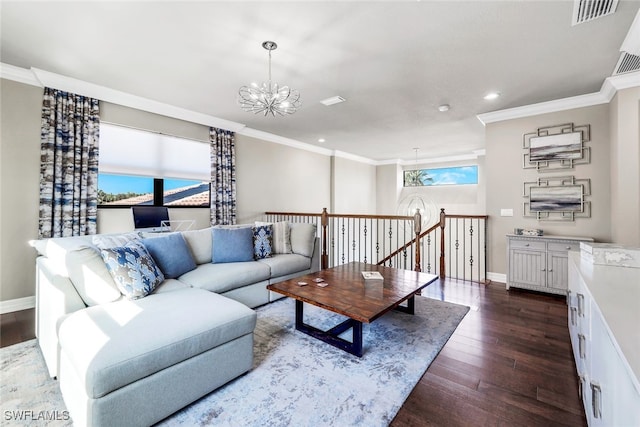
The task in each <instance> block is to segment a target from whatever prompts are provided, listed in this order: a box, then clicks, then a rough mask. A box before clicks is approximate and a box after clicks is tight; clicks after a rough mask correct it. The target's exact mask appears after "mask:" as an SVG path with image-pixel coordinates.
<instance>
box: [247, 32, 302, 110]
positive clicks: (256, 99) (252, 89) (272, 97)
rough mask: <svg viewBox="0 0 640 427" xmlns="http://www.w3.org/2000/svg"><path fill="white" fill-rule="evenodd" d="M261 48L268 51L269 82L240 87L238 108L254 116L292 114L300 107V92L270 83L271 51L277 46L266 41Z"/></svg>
mask: <svg viewBox="0 0 640 427" xmlns="http://www.w3.org/2000/svg"><path fill="white" fill-rule="evenodd" d="M262 47H263V48H265V49H266V50H268V51H269V80H268V81H266V82H262V84H261V85H259V86H258V84H256V83H251V85H250V86H242V87H241V88H240V90H239V91H238V95H239V96H238V103H239V104H240V108H242V109H243V110H244V111H248V112H251V113H254V114H258V113H262V114H264V115H265V116H266V115H267V114H269V113H271V115H272V116H274V117H275V115H276V114H278V115H280V116H284V115H285V114H293V113H295V112H296V110H297V109H298V108H299V107H300V103H301V102H300V92H298V91H297V90H295V89H291V88H290V87H289V86H279V85H278V83H274V82H272V81H271V51H272V50H275V49H276V48H277V47H278V45H277V44H276V43H275V42H271V41H266V42H264V43H262Z"/></svg>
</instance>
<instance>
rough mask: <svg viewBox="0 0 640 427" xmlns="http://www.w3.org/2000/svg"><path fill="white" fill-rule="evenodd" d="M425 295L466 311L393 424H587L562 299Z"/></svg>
mask: <svg viewBox="0 0 640 427" xmlns="http://www.w3.org/2000/svg"><path fill="white" fill-rule="evenodd" d="M423 295H426V296H429V297H432V298H437V299H442V300H445V301H450V302H454V303H458V304H464V305H468V306H470V307H471V310H470V311H469V313H468V314H467V316H466V317H465V318H464V320H463V321H462V323H460V325H459V326H458V329H457V330H456V332H455V333H454V334H453V336H452V337H451V339H450V340H449V342H448V343H447V344H446V345H445V347H444V348H443V349H442V351H441V352H440V354H439V355H438V356H437V357H436V359H435V360H434V361H433V363H432V364H431V366H430V367H429V369H428V370H427V372H426V373H425V374H424V375H423V377H422V379H421V380H420V381H419V382H418V384H417V385H416V387H415V388H414V390H413V392H412V393H411V394H410V395H409V398H408V399H407V401H406V402H405V403H404V405H403V406H402V408H401V409H400V411H399V412H398V414H397V415H396V417H395V419H394V420H393V422H392V424H391V425H392V426H394V427H400V426H430V425H434V426H552V425H557V426H561V425H565V426H586V425H587V424H586V420H585V417H584V410H583V406H582V402H581V401H580V398H579V396H578V379H577V375H576V370H575V365H574V361H573V356H572V353H571V343H570V340H569V331H568V328H567V307H566V305H565V301H564V298H562V297H556V296H548V295H542V294H537V293H532V292H526V291H518V290H513V289H512V290H510V291H507V290H506V289H505V287H504V284H502V283H493V284H491V285H481V284H477V283H470V282H458V281H453V280H445V281H442V282H436V283H434V284H432V285H430V286H429V287H428V288H427V289H426V290H424V291H423ZM34 316H35V314H34V310H33V309H31V310H23V311H19V312H14V313H7V314H3V315H0V346H2V347H4V346H7V345H11V344H15V343H17V342H21V341H24V340H28V339H31V338H33V337H34V322H35V319H34ZM417 356H419V355H417Z"/></svg>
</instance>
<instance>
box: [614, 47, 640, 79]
mask: <svg viewBox="0 0 640 427" xmlns="http://www.w3.org/2000/svg"><path fill="white" fill-rule="evenodd" d="M639 70H640V56H637V55H632V54H630V53H627V52H622V54H621V55H620V59H619V60H618V64H616V68H615V69H614V70H613V75H614V76H617V75H619V74H624V73H632V72H634V71H639Z"/></svg>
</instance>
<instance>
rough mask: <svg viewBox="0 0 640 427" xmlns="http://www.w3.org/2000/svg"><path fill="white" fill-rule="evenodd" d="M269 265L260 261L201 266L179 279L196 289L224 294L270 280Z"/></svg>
mask: <svg viewBox="0 0 640 427" xmlns="http://www.w3.org/2000/svg"><path fill="white" fill-rule="evenodd" d="M270 271H271V270H270V269H269V266H268V265H267V264H263V263H261V262H258V261H251V262H228V263H221V264H211V263H209V264H201V265H199V266H198V268H196V269H195V270H193V271H190V272H188V273H186V274H183V275H182V276H180V277H179V278H178V279H179V280H180V281H181V282H183V283H186V284H188V285H190V286H193V287H195V288H202V289H206V290H208V291H211V292H216V293H222V292H226V291H229V290H231V289H236V288H240V287H242V286H246V285H250V284H253V283H258V282H260V281H263V280H267V279H269V276H270Z"/></svg>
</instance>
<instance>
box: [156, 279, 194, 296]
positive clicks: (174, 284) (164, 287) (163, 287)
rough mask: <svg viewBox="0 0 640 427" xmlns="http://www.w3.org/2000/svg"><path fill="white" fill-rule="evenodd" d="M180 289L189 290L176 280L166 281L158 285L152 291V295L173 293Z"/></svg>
mask: <svg viewBox="0 0 640 427" xmlns="http://www.w3.org/2000/svg"><path fill="white" fill-rule="evenodd" d="M181 289H191V286H189V285H187V284H186V283H182V282H181V281H179V280H178V279H166V280H165V281H164V282H162V283H160V284H159V285H158V286H156V288H155V289H154V290H153V294H154V295H155V294H160V293H163V292H173V291H178V290H181Z"/></svg>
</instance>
